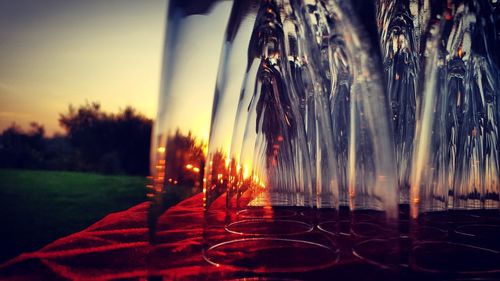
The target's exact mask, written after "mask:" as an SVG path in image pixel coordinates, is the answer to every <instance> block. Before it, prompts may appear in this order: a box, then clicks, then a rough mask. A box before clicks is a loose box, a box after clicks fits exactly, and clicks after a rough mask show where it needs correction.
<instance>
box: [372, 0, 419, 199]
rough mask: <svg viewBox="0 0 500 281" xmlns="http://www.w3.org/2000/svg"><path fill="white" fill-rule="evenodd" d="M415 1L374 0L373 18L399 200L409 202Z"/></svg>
mask: <svg viewBox="0 0 500 281" xmlns="http://www.w3.org/2000/svg"><path fill="white" fill-rule="evenodd" d="M416 2H417V1H399V0H397V1H388V0H379V1H377V20H378V22H379V23H380V25H379V35H380V45H381V51H382V60H383V66H384V73H385V83H386V91H387V93H388V95H389V101H390V106H391V111H392V129H393V134H394V145H395V148H396V165H397V176H398V187H399V196H400V198H399V203H400V204H409V202H410V172H411V163H412V153H413V143H414V137H415V126H416V109H417V104H416V103H417V99H418V97H417V94H418V89H417V86H418V82H419V81H418V77H419V71H420V70H419V69H420V57H419V49H418V48H419V41H418V39H419V38H420V36H419V31H420V30H419V29H418V25H417V24H418V12H419V6H418V4H417V3H416Z"/></svg>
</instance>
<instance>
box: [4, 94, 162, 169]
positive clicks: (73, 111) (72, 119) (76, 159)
mask: <svg viewBox="0 0 500 281" xmlns="http://www.w3.org/2000/svg"><path fill="white" fill-rule="evenodd" d="M59 124H60V125H61V127H62V128H63V129H64V131H65V134H63V135H61V134H58V135H55V136H53V137H47V136H46V135H45V129H44V127H43V125H40V124H38V123H35V122H33V123H31V125H30V127H29V128H28V129H27V130H23V129H22V128H20V127H19V126H17V125H16V124H12V125H11V126H10V127H8V128H7V129H5V130H4V131H3V132H2V134H1V135H0V168H16V169H48V170H73V171H85V172H89V171H92V172H99V173H104V174H130V175H147V174H148V173H149V151H150V142H151V141H150V140H151V128H152V120H151V119H148V118H146V117H145V116H144V115H143V114H141V113H139V112H137V111H136V110H135V109H134V108H132V107H126V108H125V109H123V110H121V111H120V112H118V113H116V114H113V113H108V112H104V111H103V110H102V109H101V106H100V104H99V103H96V102H93V103H88V102H87V103H86V104H84V105H81V106H79V107H77V108H76V107H74V106H72V105H70V106H69V108H68V111H67V112H66V113H62V114H60V116H59Z"/></svg>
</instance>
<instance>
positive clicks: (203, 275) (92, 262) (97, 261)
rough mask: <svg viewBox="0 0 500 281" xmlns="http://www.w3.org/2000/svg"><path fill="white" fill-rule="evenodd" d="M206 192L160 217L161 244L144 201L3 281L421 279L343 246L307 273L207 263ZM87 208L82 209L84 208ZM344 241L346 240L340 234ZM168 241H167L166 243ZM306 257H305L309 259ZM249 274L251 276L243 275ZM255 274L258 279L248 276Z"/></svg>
mask: <svg viewBox="0 0 500 281" xmlns="http://www.w3.org/2000/svg"><path fill="white" fill-rule="evenodd" d="M202 202H203V195H202V194H198V195H195V196H193V197H191V198H188V199H186V200H184V201H182V202H180V203H179V204H177V205H175V206H174V207H172V208H170V209H169V210H167V211H166V212H165V213H164V214H163V215H162V217H161V218H160V224H161V225H162V236H163V239H162V240H163V241H164V242H163V243H162V244H161V245H159V246H157V247H153V246H151V245H150V244H149V242H148V228H147V210H148V203H147V202H144V203H141V204H139V205H137V206H134V207H132V208H130V209H128V210H126V211H122V212H118V213H113V214H110V215H108V216H106V217H105V218H103V219H102V220H100V221H98V222H97V223H95V224H93V225H91V226H90V227H88V228H87V229H84V230H83V231H80V232H78V233H74V234H72V235H69V236H67V237H64V238H61V239H59V240H57V241H55V242H53V243H51V244H49V245H47V246H45V247H43V248H42V249H40V250H39V251H36V252H33V253H24V254H21V255H20V256H18V257H16V258H14V259H12V260H10V261H8V262H6V263H4V264H3V265H1V266H0V280H68V279H69V280H109V279H126V280H137V279H139V280H147V279H148V280H263V279H256V278H264V277H265V278H273V279H265V280H303V279H310V280H333V279H332V278H333V277H334V278H335V280H422V279H421V278H424V277H425V278H426V279H427V280H429V278H430V277H432V278H434V279H436V280H441V278H442V276H437V277H436V276H424V275H419V274H416V273H414V272H409V271H407V270H406V269H405V268H402V269H401V270H399V271H398V272H392V271H388V270H382V269H380V268H378V267H376V266H374V265H370V264H369V263H366V262H363V261H361V260H359V259H357V258H355V257H354V256H352V254H351V252H350V251H349V249H341V259H340V261H339V263H338V264H337V265H336V266H334V267H332V268H327V269H322V270H318V271H315V272H306V273H294V274H287V273H280V274H274V275H270V274H256V273H252V272H246V271H241V270H235V269H228V268H217V267H215V266H213V265H210V264H208V263H207V262H206V261H205V260H204V259H203V258H202V255H201V248H202V234H203V227H202V225H203V208H202ZM82 211H84V210H82ZM339 239H342V238H339ZM165 241H166V242H165ZM305 258H307V257H305ZM242 278H247V279H242ZM248 278H254V279H248Z"/></svg>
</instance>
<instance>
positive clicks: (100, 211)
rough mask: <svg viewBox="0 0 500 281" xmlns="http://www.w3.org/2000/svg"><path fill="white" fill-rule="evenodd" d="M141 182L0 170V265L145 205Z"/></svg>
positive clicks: (137, 179)
mask: <svg viewBox="0 0 500 281" xmlns="http://www.w3.org/2000/svg"><path fill="white" fill-rule="evenodd" d="M145 184H146V179H145V178H143V177H131V176H103V175H98V174H90V173H76V172H58V171H57V172H56V171H28V170H0V263H2V262H4V261H6V260H7V259H10V258H12V257H14V256H16V255H18V254H20V253H22V252H27V251H35V250H38V249H39V248H41V247H43V246H44V245H46V244H48V243H50V242H52V241H54V240H55V239H57V238H60V237H63V236H66V235H68V234H71V233H73V232H76V231H79V230H82V229H84V228H86V227H87V226H89V225H91V224H92V223H94V222H96V221H98V220H100V219H101V218H103V217H104V216H106V215H107V214H109V213H111V212H116V211H120V210H124V209H127V208H129V207H131V206H134V205H136V204H138V203H141V202H144V201H146V188H145Z"/></svg>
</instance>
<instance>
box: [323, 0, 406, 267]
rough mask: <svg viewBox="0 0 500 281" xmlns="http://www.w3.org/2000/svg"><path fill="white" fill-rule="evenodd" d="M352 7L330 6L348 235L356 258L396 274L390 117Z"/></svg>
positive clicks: (379, 77) (375, 60) (374, 57)
mask: <svg viewBox="0 0 500 281" xmlns="http://www.w3.org/2000/svg"><path fill="white" fill-rule="evenodd" d="M355 5H359V3H349V2H344V1H339V3H338V4H337V3H336V2H329V5H328V9H329V11H330V15H331V16H332V18H334V19H335V22H336V23H337V29H336V30H337V32H338V33H339V35H340V36H338V37H340V38H342V41H341V42H345V45H342V46H343V47H344V48H345V49H344V51H343V53H344V54H345V58H346V60H345V65H346V66H348V67H347V69H349V74H350V79H349V81H351V85H350V87H349V88H346V90H347V89H349V94H348V96H346V97H345V98H346V99H347V100H348V103H347V104H348V108H349V118H348V122H349V123H348V124H349V125H348V128H349V130H348V133H349V136H348V157H347V163H346V164H347V185H348V187H349V190H348V194H349V206H350V211H351V226H350V234H351V238H352V240H353V253H354V255H355V256H358V257H360V258H362V259H363V260H365V261H368V262H370V263H373V264H376V265H378V266H381V267H387V268H393V269H396V268H397V267H398V266H399V242H398V240H397V239H399V234H398V224H397V219H398V203H399V196H398V189H397V178H396V161H395V155H394V144H393V138H392V133H391V130H392V129H391V123H390V116H391V113H390V109H389V106H388V105H389V101H388V96H387V95H386V94H385V92H384V87H383V84H382V75H381V72H380V68H379V66H380V63H379V61H378V59H379V58H380V57H379V56H378V55H377V54H376V53H374V50H376V49H377V48H376V46H373V45H372V42H371V40H368V38H370V34H368V33H367V30H366V29H365V28H364V27H363V25H362V24H361V18H360V17H358V14H357V13H356V12H355V11H356V10H359V8H360V7H357V6H355ZM366 8H369V6H368V7H366ZM365 20H366V19H365ZM373 20H375V19H374V18H373ZM368 24H370V23H368ZM374 54H375V55H374ZM341 69H342V68H341ZM340 93H341V94H342V93H343V92H340ZM342 120H345V119H342ZM337 124H339V123H337ZM382 249H386V250H385V251H383V250H382ZM382 252H383V254H382Z"/></svg>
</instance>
